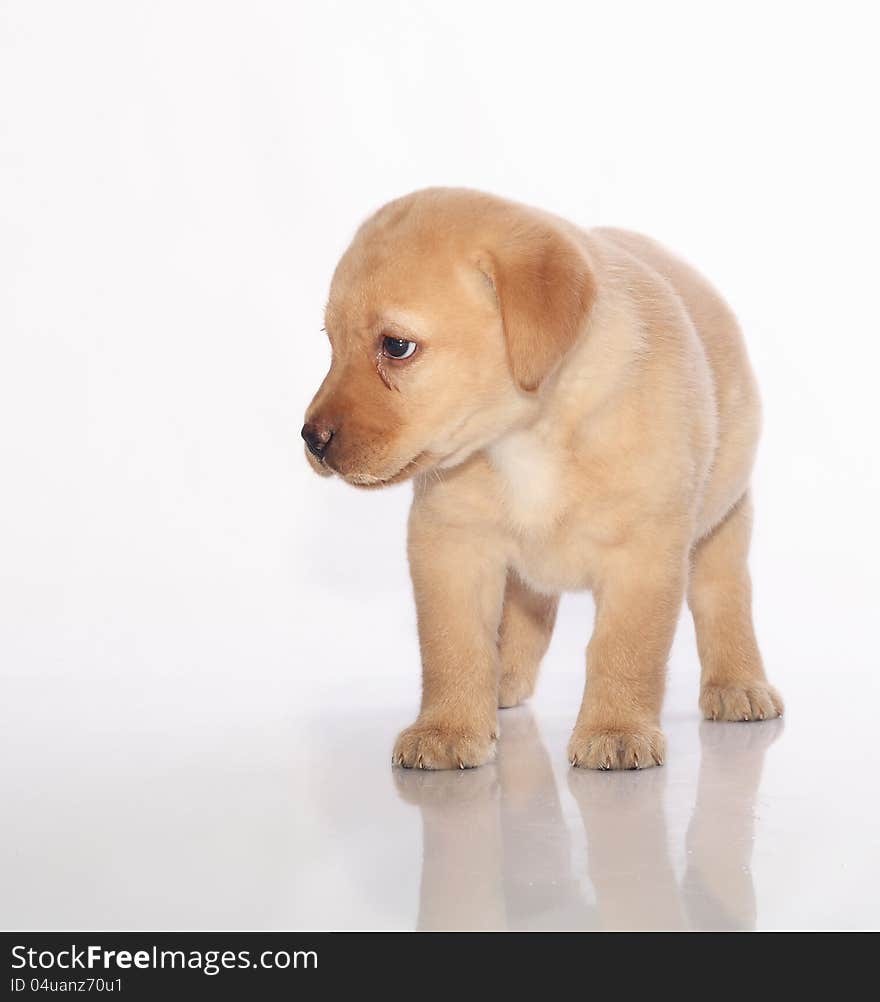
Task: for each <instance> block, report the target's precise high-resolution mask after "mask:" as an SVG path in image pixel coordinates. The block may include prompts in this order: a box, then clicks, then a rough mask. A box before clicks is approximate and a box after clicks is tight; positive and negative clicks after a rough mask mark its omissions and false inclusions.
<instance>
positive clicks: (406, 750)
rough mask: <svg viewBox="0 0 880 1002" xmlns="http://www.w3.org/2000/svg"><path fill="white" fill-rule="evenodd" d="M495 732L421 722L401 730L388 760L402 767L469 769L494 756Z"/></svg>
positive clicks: (484, 762) (487, 729)
mask: <svg viewBox="0 0 880 1002" xmlns="http://www.w3.org/2000/svg"><path fill="white" fill-rule="evenodd" d="M497 737H498V735H497V733H496V732H495V731H494V730H490V729H489V728H485V729H484V730H482V731H481V730H477V729H469V728H460V727H452V726H447V725H445V724H426V723H425V724H421V723H418V722H416V723H415V724H413V725H412V727H407V729H406V730H405V731H402V732H401V734H400V736H399V737H398V738H397V742H396V743H395V745H394V752H393V754H392V756H391V761H392V763H393V764H394V765H398V766H401V767H402V768H404V769H473V768H475V767H476V766H478V765H485V764H486V762H489V761H490V760H491V759H492V758H494V757H495V742H496V740H497Z"/></svg>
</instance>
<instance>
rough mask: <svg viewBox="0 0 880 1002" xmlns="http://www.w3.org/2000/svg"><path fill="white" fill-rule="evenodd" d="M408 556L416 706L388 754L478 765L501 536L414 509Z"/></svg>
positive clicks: (489, 751)
mask: <svg viewBox="0 0 880 1002" xmlns="http://www.w3.org/2000/svg"><path fill="white" fill-rule="evenodd" d="M408 550H409V564H410V573H411V575H412V581H413V589H414V591H415V598H416V611H417V614H418V624H419V646H420V647H421V652H422V707H421V711H420V712H419V716H418V719H417V720H416V722H415V723H414V724H413V725H412V727H408V728H407V729H406V730H405V731H403V732H402V733H401V734H400V736H399V737H398V739H397V743H396V745H395V746H394V753H393V756H392V761H393V762H394V764H395V765H399V766H403V767H404V768H407V769H412V768H418V769H465V768H470V767H472V766H478V765H483V763H485V762H488V761H489V759H491V758H492V757H493V755H494V753H495V741H496V739H497V737H498V724H497V716H496V706H497V700H498V624H499V620H500V618H501V607H502V601H503V597H504V583H505V579H506V559H505V554H504V552H503V547H502V545H501V542H500V540H498V539H495V538H493V537H492V535H491V534H487V533H485V532H479V533H478V532H474V531H469V530H467V529H464V528H461V527H454V528H453V527H450V526H448V525H444V524H443V523H442V522H440V521H439V520H438V519H437V518H436V517H432V516H431V514H430V513H422V512H420V511H418V509H414V510H413V514H412V516H411V518H410V526H409V546H408Z"/></svg>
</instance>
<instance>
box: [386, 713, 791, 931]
mask: <svg viewBox="0 0 880 1002" xmlns="http://www.w3.org/2000/svg"><path fill="white" fill-rule="evenodd" d="M781 730H782V722H781V721H768V722H765V723H763V724H759V725H757V726H756V727H754V728H739V727H736V726H734V725H729V726H727V725H724V726H720V727H719V726H714V727H713V726H712V725H703V727H702V728H701V731H700V738H701V745H702V755H701V761H700V774H699V780H698V784H697V795H696V799H695V802H694V806H693V812H692V817H691V822H690V826H689V828H688V834H687V843H686V849H687V855H686V859H687V868H686V872H685V876H684V880H683V881H682V883H681V885H679V883H678V880H677V879H676V875H675V868H674V866H673V863H672V860H671V857H670V847H669V844H668V835H667V827H666V815H665V804H664V798H665V797H666V777H665V776H664V775H663V773H662V772H654V773H652V774H651V775H650V779H649V777H648V776H644V775H643V776H642V777H641V778H637V777H636V776H635V775H632V774H626V773H625V774H619V775H614V776H609V775H607V774H595V773H587V772H577V773H571V774H570V776H569V783H568V786H569V790H570V792H571V794H572V796H573V797H574V799H575V801H576V802H577V804H578V807H579V809H580V813H581V818H582V822H583V826H584V832H585V835H586V841H587V852H588V857H587V862H588V870H589V876H590V880H591V882H592V884H593V888H594V891H595V897H596V903H595V904H593V903H592V902H591V901H590V897H589V895H588V893H587V892H586V891H585V890H584V888H583V886H582V884H581V881H580V879H579V876H578V873H577V869H576V867H575V866H574V861H573V860H572V855H571V836H570V833H569V830H568V827H567V825H566V823H565V818H564V815H563V810H562V805H561V802H560V797H559V791H558V789H557V785H556V781H555V778H554V775H553V770H552V766H551V764H550V759H549V756H548V755H547V751H546V749H545V748H544V746H543V744H542V742H541V738H540V736H539V733H538V729H537V726H536V724H535V721H534V718H533V717H532V715H531V713H530V711H528V710H527V708H525V707H523V708H521V709H519V710H517V711H516V712H515V713H512V714H511V715H510V718H509V723H507V724H506V726H505V729H504V733H503V735H502V736H501V742H502V744H503V747H504V754H503V756H502V757H501V758H500V760H499V763H498V764H497V765H495V764H493V765H491V766H489V767H488V768H487V769H484V770H476V771H473V770H471V771H465V772H455V773H448V772H447V773H437V772H428V771H416V772H412V771H399V770H398V771H397V772H396V773H395V780H396V783H397V789H398V791H399V793H400V795H401V796H402V797H403V799H404V800H406V801H407V802H408V803H413V804H417V805H418V806H419V808H420V810H421V813H422V823H423V846H424V852H423V859H422V882H421V893H420V901H419V915H418V922H417V928H418V929H420V930H444V929H449V930H455V929H458V930H488V929H501V930H503V929H510V930H515V929H522V930H526V929H534V930H541V929H546V930H567V929H570V930H590V929H596V930H598V929H608V930H612V929H613V930H652V929H665V930H684V929H692V930H727V929H739V930H748V929H753V928H754V926H755V920H756V913H755V892H754V887H753V882H752V876H751V872H750V869H749V866H750V863H751V855H752V845H753V835H754V805H755V799H756V796H757V793H758V788H759V784H760V779H761V772H762V768H763V762H764V755H765V752H766V750H767V748H769V746H770V744H772V743H773V741H775V740H776V738H777V737H778V736H779V734H780V733H781ZM645 780H649V781H648V782H647V783H646V782H645Z"/></svg>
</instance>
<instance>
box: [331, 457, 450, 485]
mask: <svg viewBox="0 0 880 1002" xmlns="http://www.w3.org/2000/svg"><path fill="white" fill-rule="evenodd" d="M436 459H437V457H435V456H434V455H433V454H432V453H430V452H428V451H424V452H420V453H419V454H418V455H417V456H416V457H415V458H414V459H411V460H409V462H407V463H404V465H403V466H401V467H400V469H399V470H398V471H397V472H396V473H392V474H386V475H385V476H381V477H380V476H375V475H374V474H372V473H339V471H338V470H334V471H333V472H334V473H337V474H338V476H340V477H342V479H343V480H344V481H345V482H346V483H348V484H351V485H352V486H353V487H361V488H364V489H366V490H369V489H371V488H376V487H390V486H391V485H392V484H399V483H402V482H403V481H404V480H409V479H410V478H411V477H414V476H415V475H416V474H417V473H421V472H422V470H427V469H429V468H430V467H431V466H433V465H435V463H436Z"/></svg>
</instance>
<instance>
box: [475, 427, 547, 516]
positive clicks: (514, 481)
mask: <svg viewBox="0 0 880 1002" xmlns="http://www.w3.org/2000/svg"><path fill="white" fill-rule="evenodd" d="M488 455H489V462H490V463H491V464H492V466H493V468H494V469H495V471H496V472H497V473H498V474H499V476H500V477H501V482H502V490H503V497H504V503H505V506H506V508H507V514H508V516H509V518H510V519H511V521H512V522H513V523H514V524H515V525H517V526H518V527H519V528H521V529H526V530H528V529H540V528H542V527H544V526H546V525H547V524H549V523H550V522H552V521H553V518H554V515H555V513H556V509H557V507H558V505H559V480H560V476H559V467H558V465H557V464H558V462H559V458H558V452H557V450H555V449H553V448H548V447H547V444H546V443H545V442H544V441H543V440H542V438H541V437H540V436H539V435H538V434H536V433H535V432H533V431H518V432H511V434H509V435H506V436H505V437H504V438H502V439H501V440H499V441H498V442H495V443H494V444H493V445H492V446H490V448H489V449H488Z"/></svg>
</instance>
